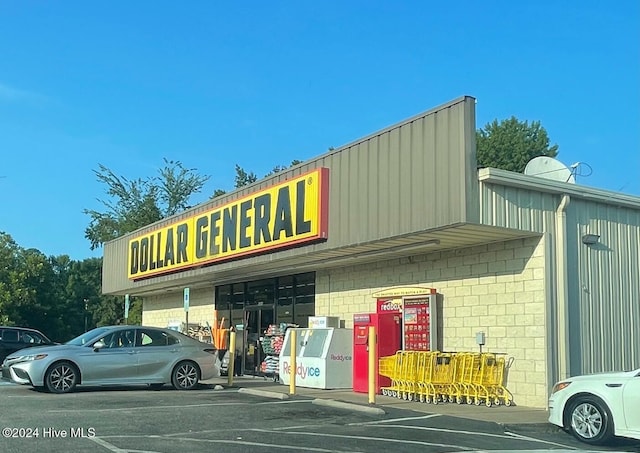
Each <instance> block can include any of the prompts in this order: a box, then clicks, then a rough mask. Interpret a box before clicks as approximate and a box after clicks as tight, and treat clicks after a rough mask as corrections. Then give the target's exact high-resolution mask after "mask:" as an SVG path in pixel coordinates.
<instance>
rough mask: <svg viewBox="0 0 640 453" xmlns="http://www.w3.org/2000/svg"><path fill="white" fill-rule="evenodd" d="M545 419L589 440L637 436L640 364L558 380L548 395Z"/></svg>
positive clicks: (638, 435) (639, 405)
mask: <svg viewBox="0 0 640 453" xmlns="http://www.w3.org/2000/svg"><path fill="white" fill-rule="evenodd" d="M549 422H550V423H553V424H554V425H558V426H560V427H562V428H564V429H568V430H569V431H571V433H572V434H573V435H574V436H575V437H576V438H577V439H579V440H581V441H583V442H586V443H589V444H602V443H605V442H607V441H608V440H610V439H611V438H612V437H613V436H620V437H628V438H631V439H638V440H640V368H639V369H637V370H635V371H624V372H616V373H602V374H590V375H585V376H576V377H572V378H568V379H564V380H562V381H560V382H558V383H557V384H556V385H555V386H554V387H553V390H552V391H551V396H550V397H549Z"/></svg>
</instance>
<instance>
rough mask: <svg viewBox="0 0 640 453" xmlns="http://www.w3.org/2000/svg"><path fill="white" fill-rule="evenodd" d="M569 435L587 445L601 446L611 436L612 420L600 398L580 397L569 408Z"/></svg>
mask: <svg viewBox="0 0 640 453" xmlns="http://www.w3.org/2000/svg"><path fill="white" fill-rule="evenodd" d="M568 424H569V430H570V431H571V434H573V435H574V437H575V438H576V439H578V440H581V441H582V442H586V443H588V444H601V443H605V442H606V441H608V440H609V439H610V438H611V437H612V436H613V420H612V418H611V413H610V412H609V408H608V407H607V405H606V404H605V403H604V401H602V400H601V399H600V398H598V397H595V396H581V397H579V398H577V399H576V400H575V401H574V402H573V403H572V404H571V406H570V408H569V414H568Z"/></svg>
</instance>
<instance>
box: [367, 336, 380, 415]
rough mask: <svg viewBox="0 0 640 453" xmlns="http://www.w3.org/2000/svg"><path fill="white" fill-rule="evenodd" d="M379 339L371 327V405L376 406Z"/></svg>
mask: <svg viewBox="0 0 640 453" xmlns="http://www.w3.org/2000/svg"><path fill="white" fill-rule="evenodd" d="M377 343H378V342H377V338H376V328H375V326H369V343H368V345H369V404H376V387H377V385H376V384H377V383H378V373H376V360H377V357H376V352H377V347H376V345H377Z"/></svg>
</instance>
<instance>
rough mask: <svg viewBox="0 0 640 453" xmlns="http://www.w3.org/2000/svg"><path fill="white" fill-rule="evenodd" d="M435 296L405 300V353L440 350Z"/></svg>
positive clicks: (403, 316) (403, 318)
mask: <svg viewBox="0 0 640 453" xmlns="http://www.w3.org/2000/svg"><path fill="white" fill-rule="evenodd" d="M435 300H436V299H435V290H434V292H433V294H430V295H425V296H420V297H406V298H404V300H403V305H404V310H403V313H402V321H403V322H402V330H403V335H404V341H403V343H402V346H403V349H404V350H405V351H433V350H436V349H437V348H438V346H437V345H438V342H437V311H436V303H435Z"/></svg>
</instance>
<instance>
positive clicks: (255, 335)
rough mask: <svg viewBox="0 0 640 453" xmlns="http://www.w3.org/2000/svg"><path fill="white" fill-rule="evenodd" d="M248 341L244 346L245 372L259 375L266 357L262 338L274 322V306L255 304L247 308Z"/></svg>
mask: <svg viewBox="0 0 640 453" xmlns="http://www.w3.org/2000/svg"><path fill="white" fill-rule="evenodd" d="M244 319H246V320H247V324H246V326H245V329H246V335H247V337H246V338H247V342H246V344H245V346H244V374H253V375H257V374H259V373H260V364H261V363H262V360H263V359H264V355H265V354H264V351H263V350H262V345H261V343H260V339H261V338H263V337H264V333H265V331H266V330H267V328H268V327H269V325H270V324H274V315H273V307H272V306H270V307H262V306H253V307H248V308H246V309H245V313H244Z"/></svg>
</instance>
